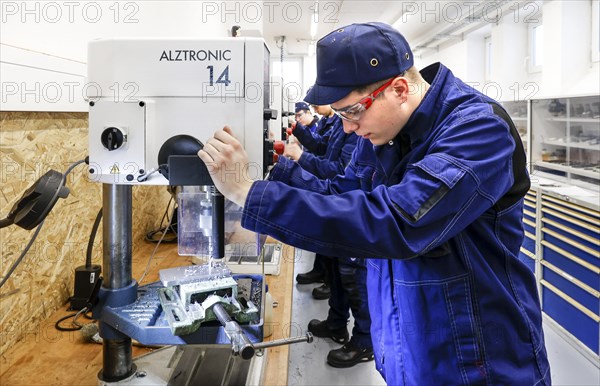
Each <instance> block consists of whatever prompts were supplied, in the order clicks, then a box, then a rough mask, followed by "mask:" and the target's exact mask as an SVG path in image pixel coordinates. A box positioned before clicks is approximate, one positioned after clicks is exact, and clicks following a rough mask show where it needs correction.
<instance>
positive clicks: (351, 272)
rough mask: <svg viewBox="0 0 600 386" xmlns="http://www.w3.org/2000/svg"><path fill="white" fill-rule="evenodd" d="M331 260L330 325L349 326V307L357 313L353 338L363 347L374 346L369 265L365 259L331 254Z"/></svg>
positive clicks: (331, 326)
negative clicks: (368, 289) (368, 284)
mask: <svg viewBox="0 0 600 386" xmlns="http://www.w3.org/2000/svg"><path fill="white" fill-rule="evenodd" d="M329 260H330V261H331V265H330V268H331V269H330V271H331V276H330V277H331V283H330V286H331V296H330V297H329V315H328V316H327V325H328V326H329V328H332V329H336V328H341V327H344V326H346V324H347V323H348V318H349V317H350V310H352V316H353V317H354V328H353V329H352V338H351V341H352V343H354V344H355V345H356V346H358V347H361V348H371V347H372V346H373V343H372V342H371V332H370V330H371V317H370V316H369V303H368V300H367V267H366V264H365V261H364V260H363V259H353V258H329Z"/></svg>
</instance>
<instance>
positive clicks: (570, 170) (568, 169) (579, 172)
mask: <svg viewBox="0 0 600 386" xmlns="http://www.w3.org/2000/svg"><path fill="white" fill-rule="evenodd" d="M535 166H538V167H543V168H546V169H552V170H558V171H561V172H565V173H571V174H577V175H578V176H582V177H588V178H593V179H596V180H600V173H598V172H593V171H591V170H583V169H580V168H574V167H572V166H565V165H560V164H555V163H552V162H544V161H536V162H535Z"/></svg>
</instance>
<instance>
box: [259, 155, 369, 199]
mask: <svg viewBox="0 0 600 386" xmlns="http://www.w3.org/2000/svg"><path fill="white" fill-rule="evenodd" d="M356 168H357V167H356V165H355V164H354V162H353V160H351V161H350V164H349V165H348V167H347V168H346V169H345V170H344V174H343V175H337V176H335V177H334V178H332V179H321V178H318V177H316V176H315V175H314V174H312V173H310V172H308V171H306V170H305V169H304V168H302V167H301V166H300V165H298V163H297V162H294V161H292V160H290V159H289V158H286V157H280V158H279V161H278V162H277V164H275V166H274V167H273V169H271V172H270V173H269V178H268V180H269V181H278V182H282V183H284V184H285V185H287V186H289V187H294V188H298V189H303V190H307V191H312V192H317V193H319V194H323V195H330V194H339V193H342V192H346V191H350V190H356V189H360V188H361V184H360V180H359V179H358V178H357V176H356Z"/></svg>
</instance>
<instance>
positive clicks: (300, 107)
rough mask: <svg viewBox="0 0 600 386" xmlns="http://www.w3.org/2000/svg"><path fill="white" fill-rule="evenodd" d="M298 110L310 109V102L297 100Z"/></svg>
mask: <svg viewBox="0 0 600 386" xmlns="http://www.w3.org/2000/svg"><path fill="white" fill-rule="evenodd" d="M295 107H296V112H297V113H298V112H300V111H302V110H308V111H310V107H309V106H308V103H306V102H296V106H295Z"/></svg>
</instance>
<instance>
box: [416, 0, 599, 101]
mask: <svg viewBox="0 0 600 386" xmlns="http://www.w3.org/2000/svg"><path fill="white" fill-rule="evenodd" d="M594 1H598V0H594ZM527 6H528V7H529V8H526V9H521V10H520V11H519V13H518V14H516V15H515V14H514V13H505V14H504V17H503V19H502V20H501V21H500V22H499V23H497V24H496V25H493V26H492V28H491V37H492V61H493V62H492V76H491V80H490V82H485V81H484V79H485V77H484V55H485V48H484V45H483V40H484V37H485V34H481V33H479V32H475V33H472V34H469V35H468V36H466V37H465V38H464V39H463V40H462V41H458V42H456V43H453V44H449V45H446V46H443V47H440V49H439V51H437V52H436V51H429V52H426V53H424V54H423V55H422V56H421V57H420V58H418V59H417V60H416V63H417V65H418V66H420V67H423V66H424V65H427V64H430V63H433V62H436V61H441V62H442V63H444V64H445V65H447V66H448V67H450V69H451V70H452V71H453V72H454V73H455V74H456V75H457V76H458V77H459V78H461V79H463V80H464V81H467V82H473V83H474V84H480V85H481V86H479V87H478V86H475V88H477V89H479V90H480V91H484V92H485V93H486V94H487V95H489V96H491V97H494V98H496V99H499V100H502V101H511V100H523V99H530V98H544V97H550V96H559V95H560V96H562V95H564V96H569V95H585V94H598V93H600V69H599V65H598V62H595V63H592V62H591V23H592V21H591V20H592V19H591V1H590V0H569V1H565V0H562V1H561V0H551V1H544V2H543V5H541V6H538V5H535V4H534V3H528V4H527ZM534 6H535V7H538V9H536V8H535V7H534ZM538 18H540V19H541V21H542V23H543V25H544V35H545V37H544V65H543V68H542V71H541V72H538V73H530V72H529V69H528V60H529V27H530V26H531V25H532V24H533V23H534V22H536V21H537V19H538ZM498 91H500V92H501V95H500V96H497V92H498Z"/></svg>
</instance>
